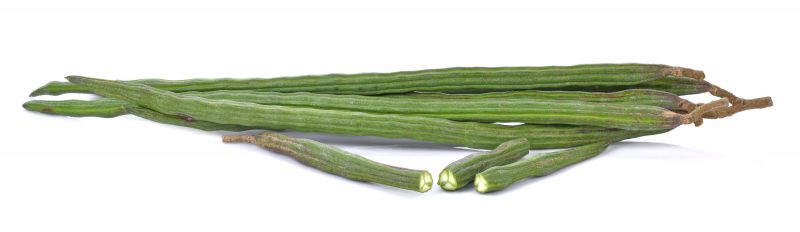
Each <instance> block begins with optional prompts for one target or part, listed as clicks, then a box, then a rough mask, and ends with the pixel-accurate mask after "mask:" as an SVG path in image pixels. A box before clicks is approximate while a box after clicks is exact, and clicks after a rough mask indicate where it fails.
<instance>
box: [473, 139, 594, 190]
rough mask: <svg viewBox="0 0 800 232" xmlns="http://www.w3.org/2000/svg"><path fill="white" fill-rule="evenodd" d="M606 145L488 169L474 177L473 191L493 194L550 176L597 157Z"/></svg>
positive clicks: (568, 150)
mask: <svg viewBox="0 0 800 232" xmlns="http://www.w3.org/2000/svg"><path fill="white" fill-rule="evenodd" d="M608 145H609V142H597V143H593V144H588V145H583V146H579V147H575V148H570V149H567V150H563V151H557V152H551V153H545V154H542V155H538V156H535V157H532V158H530V159H524V160H520V161H517V162H514V163H511V164H508V165H503V166H495V167H492V168H489V169H487V170H486V171H483V172H481V173H479V174H477V175H475V190H477V191H478V192H481V193H486V192H493V191H497V190H501V189H504V188H506V187H508V186H509V185H511V184H513V183H514V182H517V181H519V180H522V179H525V178H529V177H539V176H546V175H550V174H551V173H553V172H556V171H558V170H560V169H562V168H565V167H567V166H569V165H572V164H575V163H578V162H581V161H584V160H586V159H589V158H592V157H594V156H597V155H599V154H600V153H602V152H603V151H604V150H605V149H606V147H608Z"/></svg>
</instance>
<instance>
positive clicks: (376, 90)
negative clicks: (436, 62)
mask: <svg viewBox="0 0 800 232" xmlns="http://www.w3.org/2000/svg"><path fill="white" fill-rule="evenodd" d="M672 69H674V68H673V67H670V66H666V65H652V64H591V65H575V66H548V67H497V68H484V67H459V68H445V69H429V70H420V71H404V72H393V73H361V74H328V75H310V76H297V77H279V78H252V79H232V78H219V79H189V80H160V79H142V80H134V81H129V82H131V83H139V84H145V85H149V86H152V87H155V88H159V89H164V90H169V91H173V92H186V91H213V90H259V91H268V92H315V93H331V94H356V95H380V94H391V93H407V92H413V91H462V92H463V91H466V92H497V91H509V90H531V89H549V90H558V89H562V88H569V89H570V90H580V89H585V90H591V89H608V88H616V89H628V88H629V86H636V85H639V84H642V83H646V82H649V81H654V80H658V79H670V78H665V77H668V76H669V75H671V73H670V70H672ZM669 77H672V76H669ZM669 88H671V87H669V86H667V89H659V90H664V91H668V92H670V91H669ZM77 92H84V93H89V92H90V91H88V90H87V89H85V88H81V87H80V86H75V85H72V84H69V83H62V82H51V83H49V84H47V85H45V86H43V87H41V88H39V89H37V90H35V91H34V92H33V93H31V96H38V95H45V94H49V95H58V94H62V93H77Z"/></svg>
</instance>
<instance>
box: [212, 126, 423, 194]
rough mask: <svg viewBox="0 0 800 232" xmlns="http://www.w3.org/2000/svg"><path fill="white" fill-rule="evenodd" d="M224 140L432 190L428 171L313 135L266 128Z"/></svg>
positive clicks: (338, 171)
mask: <svg viewBox="0 0 800 232" xmlns="http://www.w3.org/2000/svg"><path fill="white" fill-rule="evenodd" d="M223 141H224V142H227V143H230V142H246V143H252V144H255V145H258V146H261V147H263V148H266V149H269V150H272V151H275V152H278V153H282V154H285V155H288V156H290V157H292V158H294V159H295V160H297V161H299V162H300V163H303V164H305V165H308V166H311V167H314V168H316V169H319V170H322V171H324V172H327V173H331V174H334V175H337V176H341V177H345V178H348V179H352V180H357V181H365V182H372V183H378V184H383V185H387V186H392V187H397V188H402V189H408V190H412V191H417V192H423V193H424V192H427V191H428V190H430V189H431V185H432V184H433V179H432V177H431V174H430V173H429V172H428V171H424V170H413V169H407V168H401V167H395V166H390V165H386V164H382V163H378V162H375V161H372V160H370V159H367V158H364V157H362V156H360V155H356V154H353V153H349V152H346V151H343V150H341V149H338V148H336V147H333V146H330V145H327V144H323V143H320V142H317V141H314V140H310V139H302V138H294V137H290V136H286V135H282V134H278V133H272V132H264V133H261V134H258V135H229V136H225V137H224V138H223Z"/></svg>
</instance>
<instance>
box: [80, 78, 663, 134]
mask: <svg viewBox="0 0 800 232" xmlns="http://www.w3.org/2000/svg"><path fill="white" fill-rule="evenodd" d="M68 80H69V81H70V82H72V83H76V84H79V85H81V86H84V87H85V88H87V89H90V90H91V91H92V92H94V93H97V94H100V95H103V96H106V97H112V98H117V99H121V100H125V101H128V102H131V103H133V104H136V105H140V106H142V107H146V108H149V109H152V110H155V111H158V112H161V113H164V114H169V115H184V116H187V117H190V118H192V119H194V120H203V121H209V122H214V123H219V124H232V125H242V126H249V127H257V128H263V129H290V130H297V131H307V132H323V133H332V134H346V135H356V136H359V135H362V136H363V135H367V136H380V137H387V138H409V139H416V140H424V141H432V142H439V143H445V144H454V145H461V146H467V147H473V148H490V149H491V148H494V147H496V146H498V145H500V144H501V143H503V142H505V141H508V140H511V139H515V138H521V137H524V138H527V139H528V140H529V141H530V142H531V148H562V147H573V146H578V145H583V144H588V143H593V142H597V141H605V140H608V139H617V140H623V139H627V138H634V137H640V136H645V135H651V134H659V133H663V132H666V131H669V130H668V129H666V130H652V131H650V130H646V131H629V130H620V129H613V128H603V127H590V126H566V125H549V126H548V125H520V126H504V125H495V124H485V123H473V122H453V121H450V120H446V119H438V118H427V117H416V116H403V115H387V114H372V113H363V112H348V111H339V110H322V109H314V108H301V107H288V106H274V105H259V104H255V103H248V102H235V101H229V100H213V99H205V98H200V97H194V96H183V95H179V94H175V93H172V92H169V91H165V90H159V89H155V88H152V87H149V86H146V85H141V84H132V83H124V82H119V81H108V80H101V79H94V78H87V77H74V76H73V77H69V78H68Z"/></svg>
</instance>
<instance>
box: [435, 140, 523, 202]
mask: <svg viewBox="0 0 800 232" xmlns="http://www.w3.org/2000/svg"><path fill="white" fill-rule="evenodd" d="M528 150H530V144H529V143H528V140H527V139H525V138H519V139H514V140H511V141H508V142H505V143H503V144H500V146H497V148H495V149H494V150H491V151H486V152H480V153H475V154H471V155H468V156H466V157H464V158H462V159H459V160H457V161H455V162H453V163H450V164H449V165H447V167H445V168H444V169H443V170H442V172H441V173H439V186H441V187H442V189H444V190H450V191H452V190H456V189H460V188H462V187H464V186H465V185H467V184H469V182H472V180H473V179H474V178H475V175H476V174H478V173H481V172H482V171H484V170H486V169H488V168H491V167H494V166H498V165H506V164H510V163H513V162H514V161H517V160H519V159H520V158H522V157H523V156H525V155H527V154H528Z"/></svg>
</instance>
